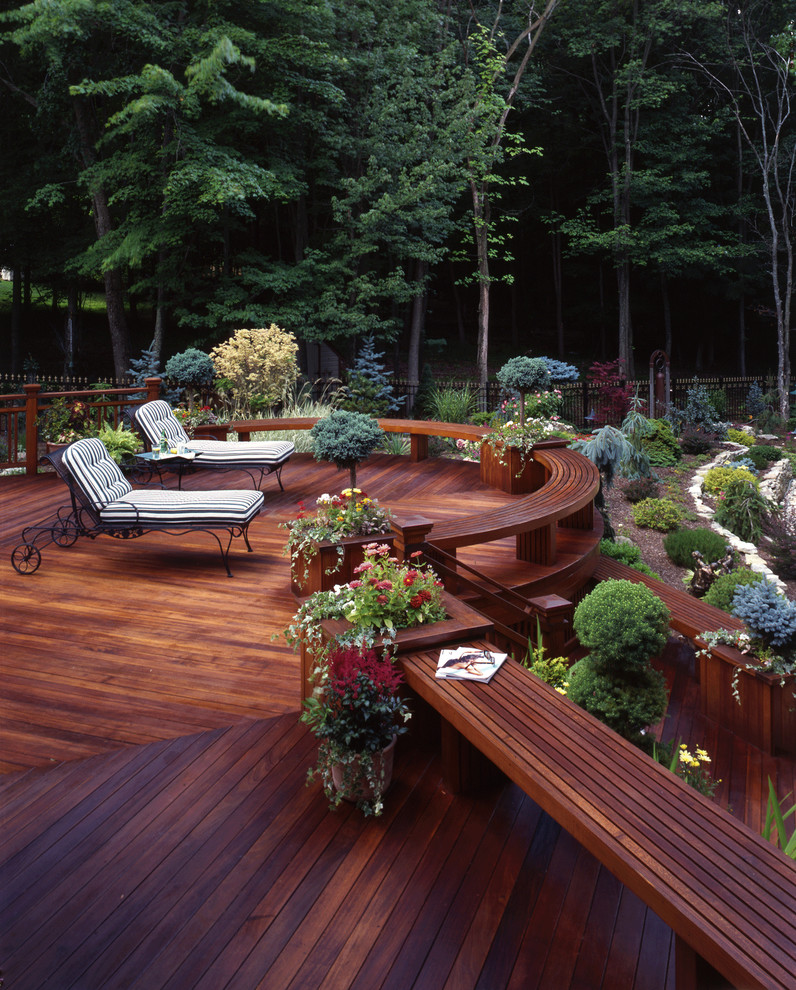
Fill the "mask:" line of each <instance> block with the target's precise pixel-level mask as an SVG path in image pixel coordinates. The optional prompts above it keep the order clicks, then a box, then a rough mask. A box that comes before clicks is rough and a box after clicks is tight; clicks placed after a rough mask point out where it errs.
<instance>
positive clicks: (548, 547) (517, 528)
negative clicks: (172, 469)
mask: <svg viewBox="0 0 796 990" xmlns="http://www.w3.org/2000/svg"><path fill="white" fill-rule="evenodd" d="M317 422H318V420H317V418H316V417H313V416H307V417H300V418H296V419H252V420H243V421H241V422H238V423H231V424H230V425H229V429H230V430H233V431H234V432H235V433H237V434H238V437H239V438H240V440H242V441H247V440H249V439H250V438H251V435H252V433H258V432H270V431H275V430H278V431H290V430H309V429H312V427H313V426H314V425H315V424H316V423H317ZM378 423H379V426H380V427H381V428H382V429H383V430H385V431H386V432H388V433H407V434H409V436H410V438H411V442H412V453H411V457H412V460H423V459H424V458H425V457H427V456H428V438H429V437H430V436H437V437H450V438H452V439H456V440H468V441H472V442H480V441H482V440H483V439H484V437H486V436H488V435H489V434H490V432H491V430H489V429H488V428H485V427H482V426H473V425H471V424H468V423H442V422H436V421H434V420H414V419H380V420H379V421H378ZM534 460H535V461H536V463H537V464H538V465H539V466H540V467H541V469H542V471H543V472H544V476H545V477H544V481H543V482H542V484H541V485H540V487H539V488H538V489H537V490H536V491H535V492H532V493H531V494H529V495H526V496H524V497H522V498H519V499H516V500H514V501H512V502H510V503H508V504H507V505H504V506H502V507H501V508H499V509H494V510H492V511H491V512H488V513H485V514H481V515H478V516H472V517H466V518H463V519H456V520H450V521H448V522H444V523H440V524H438V525H433V524H432V523H431V522H430V521H429V520H420V519H417V520H411V521H407V522H408V525H407V526H405V527H401V528H402V529H403V536H404V539H403V541H402V542H403V543H404V546H405V548H409V547H412V548H414V547H416V546H418V545H419V544H420V543H423V542H427V543H428V544H430V545H431V547H432V548H437V549H439V550H444V551H446V552H447V553H451V554H453V555H455V553H456V549H457V548H458V547H466V546H473V545H475V544H478V543H491V542H492V541H493V540H500V539H503V538H504V537H507V536H514V537H516V541H517V559H518V560H526V561H529V562H532V563H536V564H552V563H554V562H555V559H556V528H557V526H558V525H562V526H570V527H573V528H578V529H591V528H592V527H593V525H594V513H593V503H594V497H595V495H596V494H597V492H598V490H599V487H600V475H599V472H598V471H597V468H596V467H595V466H594V465H593V464H592V462H591V461H590V460H588V458H586V457H583V455H582V454H578V453H576V452H575V451H574V450H570V449H569V448H567V447H545V448H541V449H538V450H535V451H534ZM432 528H433V532H432Z"/></svg>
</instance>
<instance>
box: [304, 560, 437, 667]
mask: <svg viewBox="0 0 796 990" xmlns="http://www.w3.org/2000/svg"><path fill="white" fill-rule="evenodd" d="M363 555H364V560H363V562H362V563H361V564H360V565H359V566H357V567H355V568H354V580H352V581H349V582H348V583H347V584H338V585H335V586H334V588H332V589H331V590H329V591H316V592H313V593H312V594H311V595H310V596H309V597H308V598H307V599H305V601H304V602H302V604H301V605H300V606H299V609H298V611H297V612H296V614H295V616H294V617H293V622H292V623H291V625H290V626H288V628H287V629H286V630H285V638H286V639H287V641H288V643H289V644H290V645H291V646H293V647H294V648H296V647H298V646H299V645H302V646H305V647H309V648H310V649H312V650H313V651H314V652H315V655H316V661H317V662H318V663H319V664H320V663H321V658H322V648H323V643H322V633H321V625H322V623H323V622H324V621H326V620H329V619H339V620H343V621H345V623H346V628H345V630H344V631H343V632H342V633H341V635H340V637H338V639H340V640H342V641H343V642H346V643H352V642H357V643H360V642H366V643H367V644H368V645H372V644H373V643H374V642H376V640H377V638H381V639H382V640H385V639H386V640H387V641H390V640H392V639H394V637H395V634H396V632H397V631H398V630H400V629H410V628H412V627H414V626H419V625H423V624H426V625H427V624H430V623H434V622H437V621H439V620H441V619H445V618H446V617H447V609H446V605H445V601H444V599H443V586H442V581H440V580H439V578H438V577H437V575H436V574H435V573H434V571H433V570H432V569H431V568H430V567H429V566H428V565H427V564H421V563H419V562H418V561H417V558H418V557H420V556H421V553H420V551H416V552H415V553H413V554H412V555H411V556H410V559H409V561H408V562H406V561H405V562H403V563H402V562H400V561H399V560H398V559H397V558H396V557H393V556H391V548H390V547H389V546H388V545H387V544H386V543H368V544H366V545H365V547H364V548H363Z"/></svg>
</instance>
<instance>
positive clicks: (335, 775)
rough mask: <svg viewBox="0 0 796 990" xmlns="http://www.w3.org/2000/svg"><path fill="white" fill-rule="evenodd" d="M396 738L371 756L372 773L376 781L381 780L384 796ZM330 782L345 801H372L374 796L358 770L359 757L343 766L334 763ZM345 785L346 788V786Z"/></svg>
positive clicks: (389, 776)
mask: <svg viewBox="0 0 796 990" xmlns="http://www.w3.org/2000/svg"><path fill="white" fill-rule="evenodd" d="M397 741H398V736H397V735H394V736H393V737H392V742H391V743H390V745H389V746H386V747H385V748H384V749H383V750H381V752H380V753H374V754H373V771H374V775H375V778H376V780H381V782H382V786H381V793H382V794H384V793H386V791H387V788H388V787H389V786H390V784H391V783H392V773H393V764H394V760H395V744H396V742H397ZM346 777H347V778H348V780H346ZM332 780H333V782H334V786H335V788H336V790H337V792H338V794H339V795H340V796H341V797H342V798H343V800H345V801H351V802H352V803H356V802H357V801H372V800H373V798H374V797H375V796H376V795H375V792H374V789H373V788H372V787H371V786H370V784H368V782H367V780H366V779H365V777H364V775H363V774H362V773H361V771H360V768H359V757H358V756H355V757H354V758H353V759H352V761H351V762H350V763H348V764H346V765H345V766H344V765H343V764H342V763H335V765H334V766H333V767H332ZM346 785H347V786H346Z"/></svg>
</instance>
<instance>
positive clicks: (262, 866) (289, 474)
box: [0, 455, 796, 990]
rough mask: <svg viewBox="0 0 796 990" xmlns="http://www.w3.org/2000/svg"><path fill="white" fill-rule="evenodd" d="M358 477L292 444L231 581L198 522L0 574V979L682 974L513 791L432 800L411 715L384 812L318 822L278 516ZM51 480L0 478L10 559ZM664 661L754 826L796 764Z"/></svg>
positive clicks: (606, 882) (419, 504)
mask: <svg viewBox="0 0 796 990" xmlns="http://www.w3.org/2000/svg"><path fill="white" fill-rule="evenodd" d="M209 480H210V476H209V475H208V474H204V475H201V476H199V475H197V476H195V477H194V478H190V479H188V482H187V485H188V486H194V485H195V486H197V487H208V486H209V484H208V482H209ZM358 480H359V483H360V487H362V488H363V489H365V490H366V491H368V493H369V494H371V495H374V496H376V497H378V498H379V499H380V501H382V502H383V503H384V504H388V505H390V506H391V507H392V508H393V509H394V511H395V512H396V513H400V511H401V510H402V509H403V510H404V511H406V512H409V511H410V509H411V510H412V511H415V512H421V513H422V514H424V515H428V516H429V517H430V518H438V519H440V520H442V519H445V518H455V517H456V516H457V515H459V514H460V513H461V512H462V511H463V510H464V508H465V506H466V507H467V508H469V509H470V510H471V511H482V510H485V509H487V508H493V507H497V506H499V505H502V504H504V503H505V502H507V501H509V500H510V499H511V496H507V495H504V494H503V493H500V492H495V491H493V490H491V489H486V488H484V486H482V485H481V484H480V482H479V481H478V468H477V465H470V464H465V463H460V462H457V463H455V462H447V461H436V460H430V461H423V462H420V463H417V464H411V463H409V462H408V459H406V458H395V457H388V456H386V455H385V456H376V457H374V458H373V459H372V460H371V461H369V462H368V463H366V464H365V465H364V466H363V468H362V469H361V471H360V474H359V479H358ZM213 481H214V482H217V483H219V484H223V485H225V486H228V487H230V486H232V485H233V484H234V476H232V475H226V474H225V475H216V476H215V477H214V479H213ZM346 481H347V478H345V477H344V476H343V475H342V474H340V473H338V472H336V471H335V470H334V468H333V467H330V466H329V465H319V464H316V463H315V462H314V461H313V460H312V459H311V458H309V457H308V456H306V455H298V456H296V457H295V458H294V459H293V460H291V462H290V464H288V465H287V467H286V469H285V472H284V482H285V488H286V491H285V492H284V493H280V492H279V491H278V489H277V487H276V485H275V484H274V485H273V487H272V488H270V487H269V486H268V483H266V485H265V488H266V491H267V495H266V504H267V507H268V509H267V512H266V514H264V515H263V516H261V517H260V518H259V519H258V520H256V521H255V523H254V524H253V526H252V529H251V534H250V535H251V540H252V544H253V546H254V553H252V554H245V552H244V551H242V550H237V551H234V552H233V557H232V561H231V563H232V568H233V572H234V574H235V577H234V578H232V579H228V578H227V577H226V575H225V573H224V570H223V567H222V565H221V562H220V559H219V555H218V551H217V548H215V545H214V543H213V542H212V540H211V539H210V538H209V537H207V536H206V535H202V534H195V535H191V536H189V537H181V538H178V539H169V538H168V537H165V536H162V535H152V536H149V537H145V538H142V539H140V540H137V541H134V542H120V541H112V540H109V539H102V538H101V539H99V540H97V541H89V540H85V541H79V542H78V544H77V545H76V546H75V547H72V548H70V549H59V548H57V547H49V548H46V549H45V550H44V553H43V562H42V566H41V568H40V570H39V571H38V572H37V573H36V574H34V575H32V576H29V577H21V576H19V575H17V574H16V573H15V572H14V571H13V570H12V569H11V567H10V564H8V563H6V565H5V566H3V567H2V568H0V582H1V583H2V603H3V604H2V636H3V644H4V647H3V658H2V663H3V691H2V695H3V697H2V720H1V721H0V759H2V764H1V768H2V770H3V771H4V772H5V776H3V777H0V805H1V807H2V810H1V811H0V828H1V829H2V831H0V835H2V847H3V855H2V861H3V867H2V875H1V876H0V885H1V886H2V891H3V893H2V901H3V904H2V907H3V910H2V911H1V912H0V933H1V934H0V957H1V959H0V969H2V972H3V975H4V977H5V980H6V986H8V988H9V990H11V988H12V987H13V988H14V990H25V988H29V990H41V988H54V990H61V988H64V990H65V988H68V987H74V988H80V990H99V988H114V990H115V988H117V987H146V988H147V990H151V988H159V987H172V988H175V990H183V988H191V987H207V988H212V990H216V988H221V987H230V988H234V990H249V988H254V987H264V988H268V990H279V988H282V987H285V988H286V987H293V988H307V990H309V988H316V987H322V986H323V987H328V988H331V990H338V988H346V987H362V988H367V990H370V988H375V987H395V988H401V990H403V988H409V987H417V988H431V987H434V988H437V987H448V988H451V990H470V988H476V987H482V988H485V990H499V988H503V987H506V988H508V987H522V988H527V987H541V988H550V990H559V988H567V987H572V988H575V987H579V988H594V987H606V988H621V987H628V988H630V987H635V988H642V987H660V988H668V987H672V986H673V975H674V974H673V952H672V941H673V940H672V935H671V932H670V930H669V929H668V928H666V927H665V926H664V925H662V923H661V922H660V921H659V920H658V919H657V918H656V917H655V915H654V914H653V913H652V912H651V911H649V910H648V909H646V908H645V906H644V905H643V904H642V903H641V902H640V901H638V899H637V898H635V897H634V896H633V895H631V894H630V893H629V892H628V891H627V890H626V889H624V888H623V887H622V886H621V885H620V884H619V883H618V882H617V881H616V880H615V879H614V878H613V877H612V876H611V875H610V874H609V873H608V872H607V871H606V870H605V869H603V868H602V867H600V865H599V864H598V863H597V862H596V861H595V860H594V859H593V858H592V857H590V856H588V855H587V854H586V853H585V852H584V851H583V850H582V849H581V848H580V847H579V846H578V844H577V843H576V842H574V841H573V840H572V839H571V838H570V837H569V836H568V835H567V834H566V833H565V832H562V830H561V829H560V828H559V827H558V826H557V825H556V824H555V823H554V822H552V821H551V820H550V819H549V818H548V817H547V816H546V815H544V814H543V813H542V812H541V811H540V810H539V808H538V807H537V806H536V805H534V803H533V802H532V801H530V800H529V799H528V798H527V797H526V796H525V795H524V794H523V793H522V792H521V791H520V790H519V789H517V788H516V787H514V786H513V785H510V784H507V783H498V784H496V785H494V786H493V787H492V788H490V789H488V790H485V791H483V792H481V793H478V794H473V795H468V796H467V797H461V796H456V797H454V796H452V795H450V794H448V793H447V792H446V791H445V789H444V787H443V785H442V781H441V773H440V765H439V760H438V758H437V756H436V749H435V745H434V740H433V739H429V738H428V737H427V736H425V735H424V734H422V733H420V732H419V731H417V730H419V728H420V721H421V720H419V719H418V720H416V723H417V730H416V731H415V733H414V734H413V735H410V736H409V737H404V738H403V739H402V740H401V745H400V750H399V754H398V758H397V764H396V782H395V784H394V785H393V788H392V789H391V791H390V795H389V800H388V802H387V810H386V813H385V815H384V817H383V818H382V819H379V820H376V821H373V820H365V819H363V818H361V816H359V815H358V814H356V813H353V812H352V811H351V810H350V809H348V808H343V809H340V810H338V811H337V812H336V813H328V812H327V810H326V802H325V800H324V799H323V796H322V794H321V793H320V792H319V790H318V788H317V787H311V788H307V787H305V785H304V777H305V772H306V767H307V766H308V765H309V763H310V762H311V760H312V753H313V741H312V737H311V736H310V735H309V734H308V733H307V731H306V730H305V729H304V728H303V727H302V726H301V725H300V723H298V721H297V717H296V715H297V713H296V707H297V698H298V690H299V686H298V680H299V664H298V659H297V658H296V657H295V655H294V654H293V653H292V652H290V651H289V650H287V648H286V647H285V644H284V642H272V641H271V636H272V633H273V632H275V631H277V630H279V629H281V628H283V627H284V625H285V624H286V622H287V621H288V619H289V617H290V616H291V615H292V612H293V611H294V602H293V599H292V597H291V595H290V593H289V590H288V589H289V580H288V564H287V560H286V558H284V557H283V556H282V555H281V547H282V545H283V543H284V537H285V533H284V530H282V529H280V528H279V527H278V525H277V524H278V522H279V521H280V520H284V519H286V518H288V517H290V516H291V515H292V514H293V513H294V511H295V503H296V502H297V500H298V499H299V498H305V499H307V500H308V501H309V500H310V499H312V498H314V497H315V496H316V495H318V494H320V493H321V492H322V491H328V492H333V491H336V490H339V488H340V487H342V486H343V485H344V484H345V483H346ZM64 491H65V489H64V488H63V486H62V485H61V484H60V483H58V482H56V480H55V479H54V478H50V477H39V478H35V479H26V478H4V479H0V548H1V550H2V553H3V554H4V555H5V559H6V561H8V555H9V554H10V552H11V549H12V547H13V546H14V545H15V543H16V542H17V541H18V537H19V533H20V532H21V530H22V528H23V526H24V525H26V524H28V523H30V522H34V521H38V520H41V519H44V518H45V517H46V516H47V515H48V514H49V513H51V512H52V511H54V509H55V508H56V507H57V505H59V504H60V502H61V499H62V497H63V492H64ZM461 556H462V558H463V559H466V560H467V561H468V562H472V563H473V564H474V565H475V566H479V567H481V568H482V569H484V570H491V571H492V572H493V573H495V574H497V573H500V572H501V570H505V571H506V572H509V571H510V572H511V583H512V584H522V583H526V582H527V581H530V580H534V579H537V578H539V577H543V576H544V575H542V574H541V572H542V571H543V570H544V569H536V570H534V567H533V565H522V568H526V570H523V571H522V573H519V572H518V567H519V562H517V561H516V560H514V541H513V540H507V541H503V542H502V543H499V544H493V545H489V546H488V547H484V548H473V549H472V550H470V551H467V552H466V554H465V552H464V551H463V552H462V554H461ZM664 659H665V662H664V668H663V669H664V670H665V672H666V676H667V680H668V681H669V684H670V686H671V702H670V709H669V717H668V719H667V720H665V723H664V725H663V727H662V732H663V735H664V736H665V737H666V738H680V737H682V738H683V739H684V740H687V741H688V742H689V743H691V744H700V745H704V746H706V748H707V749H708V750H709V751H710V753H711V755H712V756H713V758H714V764H715V767H716V771H717V775H718V776H720V777H721V778H722V784H721V786H720V788H719V791H718V793H717V796H716V800H717V801H719V802H720V803H722V804H724V805H725V806H729V808H730V810H731V812H732V814H734V815H735V816H736V817H737V818H738V819H740V820H741V821H743V822H745V823H746V824H748V825H749V826H750V827H752V828H754V829H757V830H759V828H760V826H761V824H762V819H763V814H764V795H765V786H766V777H767V776H768V775H770V776H771V777H772V779H774V780H775V782H776V783H777V787H778V790H779V793H780V794H784V793H786V792H787V791H788V790H791V789H793V788H794V785H796V772H795V771H794V763H793V761H787V760H784V759H774V758H772V757H768V756H766V755H765V754H763V753H761V752H760V751H759V750H755V749H753V748H751V747H748V746H745V745H743V744H742V743H739V742H738V741H737V740H736V739H735V738H734V737H733V736H731V735H729V734H727V733H723V732H722V731H721V730H719V729H718V728H717V727H716V726H715V725H711V724H708V723H706V722H705V721H704V719H702V717H701V716H700V714H699V703H698V695H697V690H698V689H697V686H696V684H695V682H694V680H693V676H692V674H693V671H692V669H691V661H690V657H689V655H688V653H687V652H686V651H683V650H681V649H679V648H678V646H677V644H676V643H672V644H671V645H670V647H669V649H668V650H667V655H666V657H665V658H664Z"/></svg>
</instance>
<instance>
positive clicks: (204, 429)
mask: <svg viewBox="0 0 796 990" xmlns="http://www.w3.org/2000/svg"><path fill="white" fill-rule="evenodd" d="M228 433H229V427H228V426H227V425H226V423H221V424H219V425H215V426H214V425H212V424H210V423H205V424H204V425H203V426H195V427H194V428H193V435H194V437H195V438H196V439H197V440H226V439H227V434H228Z"/></svg>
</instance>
